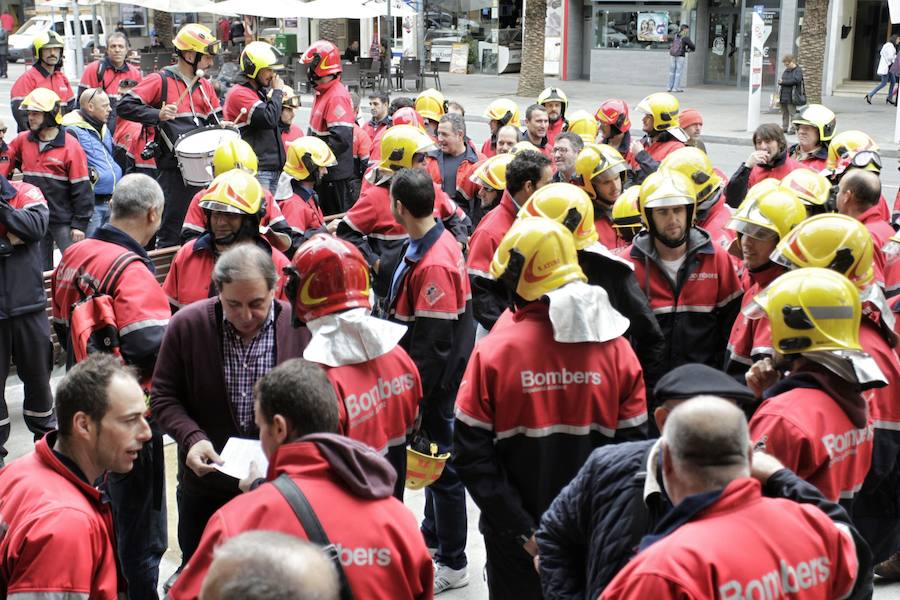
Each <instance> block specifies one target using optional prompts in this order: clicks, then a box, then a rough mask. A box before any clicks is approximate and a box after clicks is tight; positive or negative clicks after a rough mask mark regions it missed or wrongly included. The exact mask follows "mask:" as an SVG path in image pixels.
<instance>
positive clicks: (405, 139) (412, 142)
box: [378, 125, 435, 171]
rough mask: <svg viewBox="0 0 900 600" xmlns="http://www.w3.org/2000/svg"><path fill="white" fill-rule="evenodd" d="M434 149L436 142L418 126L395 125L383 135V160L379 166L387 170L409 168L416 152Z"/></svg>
mask: <svg viewBox="0 0 900 600" xmlns="http://www.w3.org/2000/svg"><path fill="white" fill-rule="evenodd" d="M434 149H435V145H434V142H433V141H431V138H430V137H428V136H427V135H426V134H424V133H422V132H421V131H420V130H419V128H418V127H413V126H412V125H394V126H393V127H391V128H390V129H388V130H387V131H385V132H384V135H383V136H382V137H381V162H380V163H378V166H379V167H380V168H382V169H385V170H387V171H399V170H400V169H409V168H411V167H412V160H413V155H414V154H419V153H424V152H429V151H431V150H434Z"/></svg>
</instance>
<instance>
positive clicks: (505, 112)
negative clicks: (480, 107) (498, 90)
mask: <svg viewBox="0 0 900 600" xmlns="http://www.w3.org/2000/svg"><path fill="white" fill-rule="evenodd" d="M484 116H485V118H487V119H490V120H491V121H497V122H499V123H500V127H503V126H505V125H512V126H513V127H518V126H519V125H520V124H521V123H520V121H519V105H518V104H516V103H515V102H513V101H512V100H510V99H509V98H497V99H496V100H494V101H492V102H491V103H490V104H488V107H487V110H485V111H484Z"/></svg>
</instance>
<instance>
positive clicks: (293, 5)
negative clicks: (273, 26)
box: [216, 0, 305, 19]
mask: <svg viewBox="0 0 900 600" xmlns="http://www.w3.org/2000/svg"><path fill="white" fill-rule="evenodd" d="M304 5H305V3H303V2H300V0H225V1H224V2H219V3H218V4H216V8H217V9H218V10H227V11H229V12H230V13H233V14H240V15H251V16H254V17H268V18H272V19H294V18H297V17H298V16H302V14H301V13H302V11H303V6H304ZM220 14H221V13H220Z"/></svg>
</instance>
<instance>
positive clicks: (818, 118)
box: [794, 104, 837, 143]
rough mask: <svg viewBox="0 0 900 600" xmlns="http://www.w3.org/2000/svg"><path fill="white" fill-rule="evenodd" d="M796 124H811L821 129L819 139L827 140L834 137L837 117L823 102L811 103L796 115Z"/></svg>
mask: <svg viewBox="0 0 900 600" xmlns="http://www.w3.org/2000/svg"><path fill="white" fill-rule="evenodd" d="M794 125H809V126H810V127H815V128H816V129H818V130H819V141H820V142H822V143H825V142H827V141H828V140H830V139H831V138H833V137H834V128H835V127H837V119H836V118H835V116H834V113H833V112H832V111H831V109H829V108H828V107H826V106H822V105H821V104H810V105H809V106H807V107H806V110H804V111H803V112H802V113H800V114H799V115H798V116H796V117H794Z"/></svg>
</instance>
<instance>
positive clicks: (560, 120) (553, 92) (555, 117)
mask: <svg viewBox="0 0 900 600" xmlns="http://www.w3.org/2000/svg"><path fill="white" fill-rule="evenodd" d="M537 104H538V105H539V106H543V107H544V110H546V111H547V120H548V121H549V122H550V124H549V125H548V126H547V146H548V147H550V148H552V147H553V144H554V142H555V141H556V136H557V135H559V134H560V133H562V132H563V131H566V130H567V129H568V128H569V122H568V121H566V108H568V106H569V98H568V97H567V96H566V94H565V93H564V92H563V91H562V90H561V89H559V88H556V87H548V88H546V89H545V90H544V91H542V92H541V93H540V94H538V97H537Z"/></svg>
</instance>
